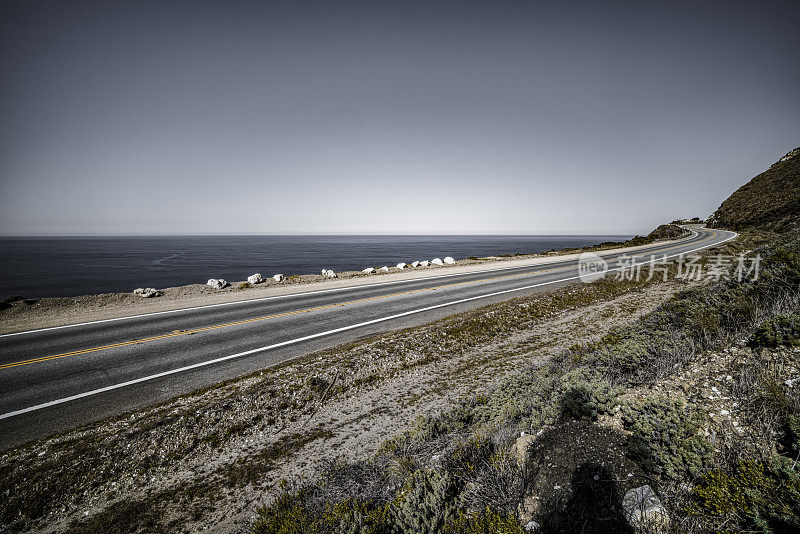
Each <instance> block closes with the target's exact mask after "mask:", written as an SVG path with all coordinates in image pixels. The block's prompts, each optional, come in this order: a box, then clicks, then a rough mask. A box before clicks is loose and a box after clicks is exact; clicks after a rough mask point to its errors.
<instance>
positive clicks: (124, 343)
mask: <svg viewBox="0 0 800 534" xmlns="http://www.w3.org/2000/svg"><path fill="white" fill-rule="evenodd" d="M716 235H717V234H716V232H714V233H713V234H712V235H711V236H710V237H707V238H705V239H701V240H700V241H697V243H702V242H703V241H708V240H709V239H712V238H713V237H715V236H716ZM682 246H684V244H681V245H673V246H669V247H665V248H656V249H654V250H651V251H643V254H653V253H654V252H663V251H665V250H671V249H674V248H678V247H682ZM624 255H625V254H620V255H618V256H617V257H616V258H610V259H609V261H614V260H617V259H619V258H620V257H622V256H624ZM574 267H575V266H574V265H568V266H566V267H557V268H554V269H545V270H541V271H531V272H526V273H517V274H507V275H503V276H495V277H491V278H481V279H480V280H468V281H465V282H454V283H452V284H444V285H440V286H434V287H427V288H423V289H412V290H409V291H401V292H399V293H392V294H389V295H379V296H376V297H367V298H363V299H358V300H350V301H345V302H337V303H335V304H326V305H324V306H316V307H313V308H305V309H302V310H295V311H290V312H283V313H276V314H273V315H264V316H262V317H253V318H251V319H243V320H241V321H233V322H230V323H224V324H218V325H213V326H205V327H202V328H195V329H192V330H174V331H173V332H170V333H168V334H162V335H158V336H152V337H146V338H141V339H134V340H130V341H122V342H120V343H114V344H111V345H103V346H101V347H93V348H89V349H81V350H75V351H72V352H63V353H60V354H54V355H52V356H42V357H39V358H31V359H29V360H22V361H18V362H11V363H6V364H2V365H0V369H10V368H12V367H19V366H21V365H30V364H33V363H41V362H46V361H50V360H55V359H59V358H66V357H67V356H76V355H79V354H88V353H91V352H97V351H101V350H107V349H115V348H119V347H126V346H130V345H137V344H140V343H147V342H150V341H159V340H162V339H169V338H173V337H178V336H186V335H191V334H197V333H200V332H208V331H210V330H217V329H220V328H227V327H229V326H237V325H243V324H248V323H254V322H258V321H265V320H267V319H277V318H279V317H287V316H290V315H297V314H300V313H310V312H313V311H319V310H325V309H329V308H337V307H341V306H349V305H353V304H359V303H362V302H370V301H373V300H380V299H387V298H392V297H400V296H404V295H413V294H415V293H422V292H425V291H435V290H437V289H446V288H449V287H457V286H462V285H467V284H479V283H482V282H491V281H493V280H503V279H508V278H518V277H521V276H531V275H536V274H544V273H550V272H554V271H563V270H564V269H572V268H574Z"/></svg>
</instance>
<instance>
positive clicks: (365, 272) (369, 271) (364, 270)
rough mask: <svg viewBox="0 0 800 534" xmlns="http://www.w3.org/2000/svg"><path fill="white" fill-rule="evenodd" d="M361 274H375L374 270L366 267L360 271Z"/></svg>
mask: <svg viewBox="0 0 800 534" xmlns="http://www.w3.org/2000/svg"><path fill="white" fill-rule="evenodd" d="M361 272H362V273H364V274H372V273H374V272H375V269H373V268H372V267H367V268H366V269H362V270H361Z"/></svg>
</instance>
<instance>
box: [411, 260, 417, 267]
mask: <svg viewBox="0 0 800 534" xmlns="http://www.w3.org/2000/svg"><path fill="white" fill-rule="evenodd" d="M411 266H412V267H419V262H418V261H412V262H411Z"/></svg>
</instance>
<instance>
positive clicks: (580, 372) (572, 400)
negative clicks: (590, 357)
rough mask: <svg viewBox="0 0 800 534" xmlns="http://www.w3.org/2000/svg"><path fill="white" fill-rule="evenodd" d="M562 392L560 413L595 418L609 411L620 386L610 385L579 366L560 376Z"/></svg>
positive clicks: (567, 415) (614, 402)
mask: <svg viewBox="0 0 800 534" xmlns="http://www.w3.org/2000/svg"><path fill="white" fill-rule="evenodd" d="M561 382H562V384H563V388H564V393H563V394H562V395H561V413H562V415H564V416H566V417H575V418H582V417H588V418H590V419H593V420H594V419H597V416H598V415H600V414H603V413H608V412H610V411H611V410H612V409H613V408H614V405H615V404H616V401H617V396H618V395H619V394H620V393H621V392H622V389H621V388H618V387H612V386H611V384H609V383H608V382H607V381H606V380H603V379H602V378H598V377H595V376H592V373H591V372H590V371H589V370H587V369H585V368H579V369H575V370H573V371H570V372H569V373H567V374H566V375H564V376H563V377H562V378H561Z"/></svg>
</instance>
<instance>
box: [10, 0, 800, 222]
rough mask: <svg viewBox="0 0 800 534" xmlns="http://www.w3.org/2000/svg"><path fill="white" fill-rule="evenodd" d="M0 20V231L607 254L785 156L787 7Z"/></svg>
mask: <svg viewBox="0 0 800 534" xmlns="http://www.w3.org/2000/svg"><path fill="white" fill-rule="evenodd" d="M299 4H301V3H299V2H289V3H276V2H270V3H268V4H265V3H261V2H220V3H216V4H215V3H211V2H206V3H198V2H152V3H151V2H127V3H122V2H120V3H117V2H70V3H64V2H35V3H34V2H18V3H16V4H12V5H10V6H8V7H6V10H5V11H6V13H5V15H4V17H3V20H2V21H1V22H0V27H1V28H0V42H2V50H3V54H0V76H1V79H0V90H2V97H0V116H2V119H3V122H2V124H3V125H2V129H0V234H4V235H21V234H27V235H31V234H34V235H36V234H73V235H74V234H80V235H86V234H154V233H156V234H163V233H193V234H202V233H251V234H252V233H402V234H417V233H426V234H444V233H494V234H633V233H643V232H646V231H648V230H650V229H651V228H652V227H654V226H655V225H657V224H659V223H661V222H664V221H666V220H669V219H671V218H674V217H680V216H686V217H691V216H701V217H702V216H706V215H708V214H709V213H710V212H712V211H713V210H714V209H716V207H717V206H718V205H719V203H720V202H721V201H722V200H723V199H724V198H725V197H726V196H727V195H728V194H730V192H732V191H733V190H734V189H736V188H738V187H739V186H740V185H742V184H743V183H744V182H745V181H747V180H748V179H749V178H751V177H752V176H753V175H755V174H757V173H758V172H761V171H762V170H765V169H766V168H767V167H768V166H769V165H770V164H771V163H773V162H774V161H775V160H777V159H778V157H780V156H781V155H783V154H784V153H785V152H787V151H788V150H790V149H792V148H794V147H796V146H798V145H800V99H798V96H800V33H798V32H797V31H796V30H797V27H796V21H797V17H798V15H800V4H798V3H797V2H764V3H752V2H745V3H736V2H726V3H723V4H706V5H705V6H703V5H701V4H699V3H696V2H691V3H686V4H684V5H683V6H681V7H675V6H676V4H673V3H670V6H669V7H667V6H662V7H658V6H653V5H644V4H635V3H631V4H627V5H623V3H618V2H608V3H602V2H589V3H569V2H564V3H557V4H545V3H534V2H494V3H475V4H470V3H464V2H452V3H451V2H442V3H430V2H420V3H417V2H408V1H404V2H351V3H346V4H344V3H343V4H341V5H334V4H323V3H303V5H302V6H300V5H299Z"/></svg>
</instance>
